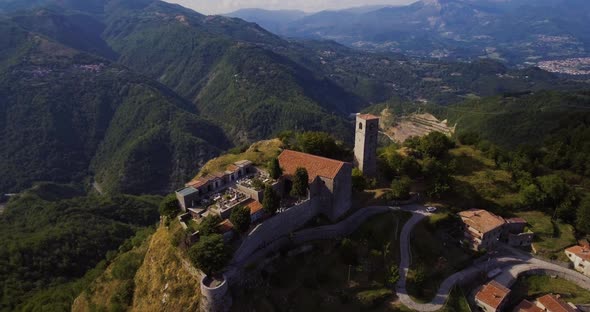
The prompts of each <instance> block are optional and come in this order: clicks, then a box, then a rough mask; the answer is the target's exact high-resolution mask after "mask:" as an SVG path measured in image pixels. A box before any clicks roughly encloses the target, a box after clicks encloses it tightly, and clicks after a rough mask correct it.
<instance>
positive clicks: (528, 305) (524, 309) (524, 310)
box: [513, 300, 543, 312]
mask: <svg viewBox="0 0 590 312" xmlns="http://www.w3.org/2000/svg"><path fill="white" fill-rule="evenodd" d="M513 312H543V309H541V308H539V307H537V306H536V305H535V304H534V303H532V302H530V301H528V300H523V301H522V302H521V303H520V304H519V305H517V306H516V308H514V311H513Z"/></svg>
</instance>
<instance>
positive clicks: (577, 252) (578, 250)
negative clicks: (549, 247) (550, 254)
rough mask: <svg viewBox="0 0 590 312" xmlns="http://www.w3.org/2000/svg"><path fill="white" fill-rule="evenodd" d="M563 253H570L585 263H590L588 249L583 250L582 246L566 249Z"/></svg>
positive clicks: (589, 251)
mask: <svg viewBox="0 0 590 312" xmlns="http://www.w3.org/2000/svg"><path fill="white" fill-rule="evenodd" d="M565 251H567V252H571V253H573V254H574V255H576V256H578V257H580V258H582V259H584V260H586V261H590V249H588V248H584V247H582V246H573V247H570V248H568V249H566V250H565Z"/></svg>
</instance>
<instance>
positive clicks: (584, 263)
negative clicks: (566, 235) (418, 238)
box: [565, 246, 590, 276]
mask: <svg viewBox="0 0 590 312" xmlns="http://www.w3.org/2000/svg"><path fill="white" fill-rule="evenodd" d="M565 254H566V256H567V257H568V258H569V259H570V261H571V262H572V263H573V264H574V269H575V270H576V271H578V272H580V273H582V274H584V275H586V276H590V248H588V246H573V247H570V248H567V249H566V250H565Z"/></svg>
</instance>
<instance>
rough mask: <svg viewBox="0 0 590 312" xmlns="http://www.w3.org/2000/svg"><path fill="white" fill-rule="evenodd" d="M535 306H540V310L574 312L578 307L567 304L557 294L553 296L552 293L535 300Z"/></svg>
mask: <svg viewBox="0 0 590 312" xmlns="http://www.w3.org/2000/svg"><path fill="white" fill-rule="evenodd" d="M536 304H537V306H538V307H539V308H541V310H542V311H547V312H576V311H578V309H577V308H576V306H574V305H573V304H568V303H566V302H564V301H563V300H561V298H559V296H555V295H553V294H548V295H545V296H543V297H541V298H539V299H537V302H536Z"/></svg>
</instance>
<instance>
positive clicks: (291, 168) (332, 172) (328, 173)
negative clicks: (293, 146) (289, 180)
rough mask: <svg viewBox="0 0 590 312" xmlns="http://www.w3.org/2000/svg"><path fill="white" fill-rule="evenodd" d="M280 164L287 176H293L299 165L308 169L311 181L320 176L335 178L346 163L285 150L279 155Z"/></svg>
mask: <svg viewBox="0 0 590 312" xmlns="http://www.w3.org/2000/svg"><path fill="white" fill-rule="evenodd" d="M279 164H280V166H281V168H282V169H283V174H284V175H286V176H293V175H294V174H295V171H296V170H297V168H299V167H302V168H305V169H307V175H308V176H309V182H310V183H311V182H313V181H314V180H315V179H316V178H317V177H318V176H320V177H324V178H328V179H334V178H335V177H336V175H337V174H338V172H340V169H341V168H342V166H344V164H345V163H344V162H342V161H339V160H334V159H329V158H324V157H320V156H315V155H311V154H306V153H301V152H296V151H291V150H284V151H283V152H282V153H281V155H279Z"/></svg>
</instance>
